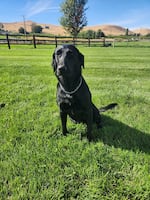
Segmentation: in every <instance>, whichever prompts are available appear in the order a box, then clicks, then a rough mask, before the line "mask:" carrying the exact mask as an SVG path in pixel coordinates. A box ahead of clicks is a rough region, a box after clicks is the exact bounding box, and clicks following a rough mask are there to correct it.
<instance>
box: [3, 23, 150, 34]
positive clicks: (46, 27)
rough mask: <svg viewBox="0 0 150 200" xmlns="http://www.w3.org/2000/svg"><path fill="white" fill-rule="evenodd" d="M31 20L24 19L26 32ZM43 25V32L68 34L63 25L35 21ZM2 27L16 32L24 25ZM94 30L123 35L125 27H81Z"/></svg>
mask: <svg viewBox="0 0 150 200" xmlns="http://www.w3.org/2000/svg"><path fill="white" fill-rule="evenodd" d="M32 23H33V22H32V21H26V22H25V26H26V30H27V31H28V32H31V25H32ZM36 24H38V25H40V26H42V27H43V33H49V34H53V35H63V36H65V35H68V34H67V32H66V31H65V30H64V28H63V27H61V26H58V25H53V24H44V23H42V24H41V23H36ZM3 25H4V29H5V30H8V31H12V32H18V29H19V28H20V27H24V23H23V22H12V23H3ZM89 29H90V30H94V31H97V30H98V29H101V30H102V31H103V32H104V33H105V35H115V36H117V35H125V32H126V29H125V28H123V27H121V26H116V25H97V26H87V27H85V28H84V29H83V31H86V30H89ZM129 33H140V34H141V35H147V34H150V29H148V28H145V29H136V30H132V31H131V30H130V31H129Z"/></svg>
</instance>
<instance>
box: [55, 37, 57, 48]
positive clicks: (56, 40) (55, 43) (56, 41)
mask: <svg viewBox="0 0 150 200" xmlns="http://www.w3.org/2000/svg"><path fill="white" fill-rule="evenodd" d="M55 46H56V47H57V36H55Z"/></svg>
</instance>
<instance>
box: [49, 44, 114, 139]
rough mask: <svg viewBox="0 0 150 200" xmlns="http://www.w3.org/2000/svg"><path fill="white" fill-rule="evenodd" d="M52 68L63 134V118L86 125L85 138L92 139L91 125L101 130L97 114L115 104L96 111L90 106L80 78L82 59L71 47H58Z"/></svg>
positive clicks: (74, 48) (90, 103) (65, 128)
mask: <svg viewBox="0 0 150 200" xmlns="http://www.w3.org/2000/svg"><path fill="white" fill-rule="evenodd" d="M52 66H53V69H54V72H55V75H56V77H57V79H58V85H57V103H58V105H59V107H60V117H61V123H62V132H63V135H66V134H67V133H68V131H67V126H66V123H67V115H69V117H70V118H71V119H72V120H73V121H75V122H77V123H80V122H82V123H85V124H86V125H87V138H88V140H89V141H91V140H92V138H93V137H92V124H93V123H96V124H97V127H98V128H100V127H101V115H100V112H104V111H106V110H108V109H111V108H113V107H115V106H116V105H117V104H116V103H113V104H109V105H108V106H106V107H103V108H101V109H97V108H96V106H95V105H94V104H93V103H92V100H91V93H90V90H89V87H88V85H87V84H86V82H85V80H84V78H83V76H82V67H83V68H84V56H83V55H82V54H81V53H80V52H79V50H78V49H77V48H76V47H75V46H74V45H62V46H59V47H57V48H56V49H55V51H54V53H53V60H52Z"/></svg>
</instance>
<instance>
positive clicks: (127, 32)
mask: <svg viewBox="0 0 150 200" xmlns="http://www.w3.org/2000/svg"><path fill="white" fill-rule="evenodd" d="M125 35H126V36H128V35H129V29H128V28H127V29H126V32H125Z"/></svg>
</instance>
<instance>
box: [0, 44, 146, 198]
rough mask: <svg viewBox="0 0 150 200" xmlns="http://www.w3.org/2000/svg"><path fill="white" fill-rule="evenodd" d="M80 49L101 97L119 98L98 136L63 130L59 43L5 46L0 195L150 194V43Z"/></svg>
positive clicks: (0, 65) (100, 102)
mask: <svg viewBox="0 0 150 200" xmlns="http://www.w3.org/2000/svg"><path fill="white" fill-rule="evenodd" d="M79 49H80V51H81V52H82V53H83V54H84V55H85V69H84V70H83V76H84V77H85V79H86V81H87V83H88V85H89V87H90V90H91V92H92V95H93V101H94V103H95V104H96V105H97V107H101V106H104V105H107V104H108V103H111V102H117V103H118V104H119V106H118V108H116V109H114V110H112V111H108V112H106V113H105V114H104V115H103V116H102V122H103V128H102V129H101V130H97V129H96V128H94V131H93V134H94V137H95V140H94V141H93V142H91V143H89V142H88V141H87V139H86V128H85V126H84V125H82V124H79V125H75V124H73V123H72V122H71V121H70V120H69V119H68V129H69V131H70V134H69V135H68V136H67V137H63V136H62V134H61V127H60V118H59V109H58V107H57V105H56V98H55V96H56V84H57V80H56V78H55V76H54V74H53V71H52V68H51V66H50V63H51V55H52V52H53V50H54V48H53V46H38V48H37V49H33V47H32V46H23V47H21V46H13V47H12V49H11V50H8V49H7V48H6V47H4V46H2V47H0V87H1V89H0V103H5V104H6V105H5V107H3V108H1V109H0V150H1V164H0V171H1V173H0V176H1V177H0V186H1V194H0V199H2V200H5V199H12V200H20V199H22V200H26V199H35V200H37V199H39V200H41V199H42V200H45V199H54V200H58V199H64V200H67V199H70V200H73V199H79V200H82V199H83V200H93V199H95V200H97V199H102V200H148V199H150V127H149V119H150V114H149V113H150V112H149V105H150V93H149V86H150V79H149V74H150V56H149V51H150V49H149V48H147V47H145V48H140V47H138V48H130V47H129V48H121V47H118V48H98V47H91V48H88V47H79ZM81 134H82V135H83V136H85V137H84V138H83V140H81V139H80V138H81Z"/></svg>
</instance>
